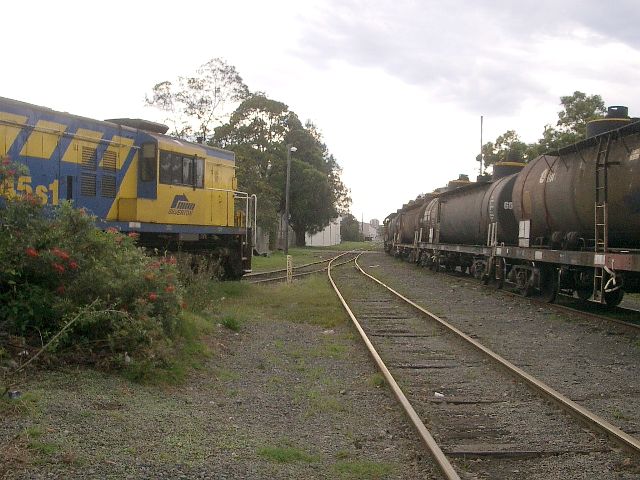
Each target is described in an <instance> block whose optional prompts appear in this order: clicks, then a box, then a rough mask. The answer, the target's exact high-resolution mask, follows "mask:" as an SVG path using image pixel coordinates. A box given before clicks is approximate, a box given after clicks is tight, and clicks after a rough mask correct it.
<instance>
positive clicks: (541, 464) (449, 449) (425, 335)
mask: <svg viewBox="0 0 640 480" xmlns="http://www.w3.org/2000/svg"><path fill="white" fill-rule="evenodd" d="M355 263H356V266H357V268H358V270H356V269H354V268H344V267H343V268H342V269H337V270H336V269H334V268H332V267H333V265H332V264H331V263H330V266H329V269H328V274H329V278H330V280H331V283H332V284H333V285H334V288H335V289H336V292H337V293H338V295H339V296H340V298H341V300H342V301H343V304H344V306H345V309H347V311H348V312H349V315H350V316H351V318H352V320H353V322H354V324H355V325H356V328H357V329H358V331H359V332H360V334H361V336H362V337H363V340H364V341H365V343H366V344H367V346H368V347H369V348H370V351H371V354H372V356H373V357H374V359H375V360H376V363H378V366H379V368H380V370H381V371H382V372H383V374H384V375H385V377H386V378H387V383H388V384H389V385H390V386H391V388H392V390H393V391H394V394H395V395H396V397H397V398H398V399H399V400H400V403H401V404H402V405H403V407H404V408H405V411H406V412H407V415H408V416H409V418H410V419H411V421H412V423H413V424H414V426H415V427H416V429H417V430H418V432H420V435H421V438H422V440H423V442H424V443H425V444H426V445H427V446H428V448H429V450H430V451H431V452H432V453H433V455H434V458H435V459H436V462H437V463H438V465H439V466H440V467H441V469H442V471H443V475H444V476H445V478H447V479H452V478H459V477H468V478H528V479H529V478H531V479H534V478H620V476H619V475H618V474H625V475H629V476H628V477H624V478H638V477H640V475H638V472H639V470H637V468H638V467H637V465H638V459H639V458H640V442H639V441H638V440H637V439H636V438H634V437H633V436H631V435H629V434H627V433H625V432H623V431H621V430H620V429H618V428H617V427H615V426H614V425H612V424H611V423H609V422H608V421H606V420H605V419H603V418H600V417H598V416H597V415H595V414H593V413H591V412H590V411H588V410H586V409H585V408H583V407H581V406H580V405H578V404H576V403H575V402H572V401H571V400H569V399H568V398H566V397H565V396H563V395H561V394H559V393H558V392H556V391H554V390H553V389H551V388H550V387H548V386H547V385H545V384H543V383H542V382H541V381H539V380H537V379H536V378H534V377H533V376H532V375H530V374H528V373H526V372H524V371H523V370H522V369H520V368H518V367H516V366H515V365H513V364H512V363H510V362H508V361H507V360H505V359H503V358H502V357H500V356H499V355H497V354H495V353H493V352H491V351H490V350H489V349H488V348H486V347H484V346H483V345H481V344H480V343H479V342H478V341H477V340H475V339H473V338H471V337H470V336H468V335H465V334H464V333H462V332H461V331H460V330H459V329H457V328H456V327H454V326H452V325H450V324H449V323H448V322H446V321H445V320H443V319H442V318H439V317H437V316H435V315H433V314H431V313H429V312H428V311H426V310H424V309H423V308H421V307H419V306H418V305H417V304H415V303H414V302H412V301H410V300H409V299H407V298H406V297H403V296H402V295H400V294H398V293H397V292H395V291H394V290H392V289H390V288H389V287H387V286H386V285H384V284H383V283H382V282H380V281H379V280H377V279H375V278H374V277H372V276H370V275H368V274H367V273H365V272H364V271H363V270H362V269H361V268H360V267H359V266H358V265H357V261H355ZM340 287H342V290H343V293H342V294H341V293H340V290H341V289H340ZM425 320H426V321H425ZM374 347H375V348H374ZM376 350H377V352H376ZM382 359H385V360H386V366H385V364H384V362H383V360H382ZM392 376H394V377H396V379H397V380H394V379H393V377H392ZM398 384H401V385H402V386H403V390H404V393H402V392H400V391H399V390H397V389H396V387H397V385H398ZM527 387H529V388H527ZM550 401H552V402H553V403H550ZM567 413H569V415H567ZM420 419H423V420H424V421H425V423H426V424H428V425H429V428H430V429H431V432H432V433H431V434H429V432H428V431H427V432H426V434H425V432H424V431H425V430H426V427H425V425H424V423H422V422H421V421H420ZM576 419H578V420H579V421H576ZM585 426H588V428H587V429H585V428H584V427H585ZM434 439H435V440H434ZM435 441H437V443H438V444H439V445H440V447H437V445H436V447H437V448H435V447H434V446H433V445H432V443H435ZM620 445H622V446H623V449H622V450H621V449H620V448H619V446H620ZM441 455H442V457H444V459H443V458H441ZM447 459H449V460H450V463H449V460H447ZM451 464H453V467H452V469H453V472H451V471H450V470H449V466H451ZM447 465H449V466H447ZM456 471H457V472H459V473H456ZM458 475H459V476H458Z"/></svg>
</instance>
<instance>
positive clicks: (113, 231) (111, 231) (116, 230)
mask: <svg viewBox="0 0 640 480" xmlns="http://www.w3.org/2000/svg"><path fill="white" fill-rule="evenodd" d="M119 232H120V230H118V229H117V228H116V227H109V228H107V233H119Z"/></svg>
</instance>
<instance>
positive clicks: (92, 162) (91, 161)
mask: <svg viewBox="0 0 640 480" xmlns="http://www.w3.org/2000/svg"><path fill="white" fill-rule="evenodd" d="M97 159H98V151H97V150H96V149H95V148H89V147H82V168H84V169H87V170H95V169H96V167H97V163H98V162H97ZM94 195H95V193H94Z"/></svg>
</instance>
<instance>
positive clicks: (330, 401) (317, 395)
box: [294, 390, 346, 415]
mask: <svg viewBox="0 0 640 480" xmlns="http://www.w3.org/2000/svg"><path fill="white" fill-rule="evenodd" d="M294 398H295V399H296V400H297V401H298V402H304V403H307V405H308V408H307V412H306V413H307V415H313V414H315V413H331V412H343V411H345V410H346V407H345V405H344V404H343V403H342V402H341V401H340V399H339V398H338V397H337V396H333V395H328V394H326V393H323V392H320V391H318V390H299V391H298V392H297V393H296V395H295V396H294Z"/></svg>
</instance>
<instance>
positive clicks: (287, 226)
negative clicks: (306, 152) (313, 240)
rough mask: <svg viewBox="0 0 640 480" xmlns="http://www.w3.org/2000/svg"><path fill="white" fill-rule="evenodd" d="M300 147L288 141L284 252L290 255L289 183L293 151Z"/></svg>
mask: <svg viewBox="0 0 640 480" xmlns="http://www.w3.org/2000/svg"><path fill="white" fill-rule="evenodd" d="M297 150H298V149H297V148H296V147H294V146H292V145H290V144H288V143H287V184H286V185H285V189H284V191H285V193H284V254H285V255H289V183H290V180H291V152H295V151H297Z"/></svg>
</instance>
